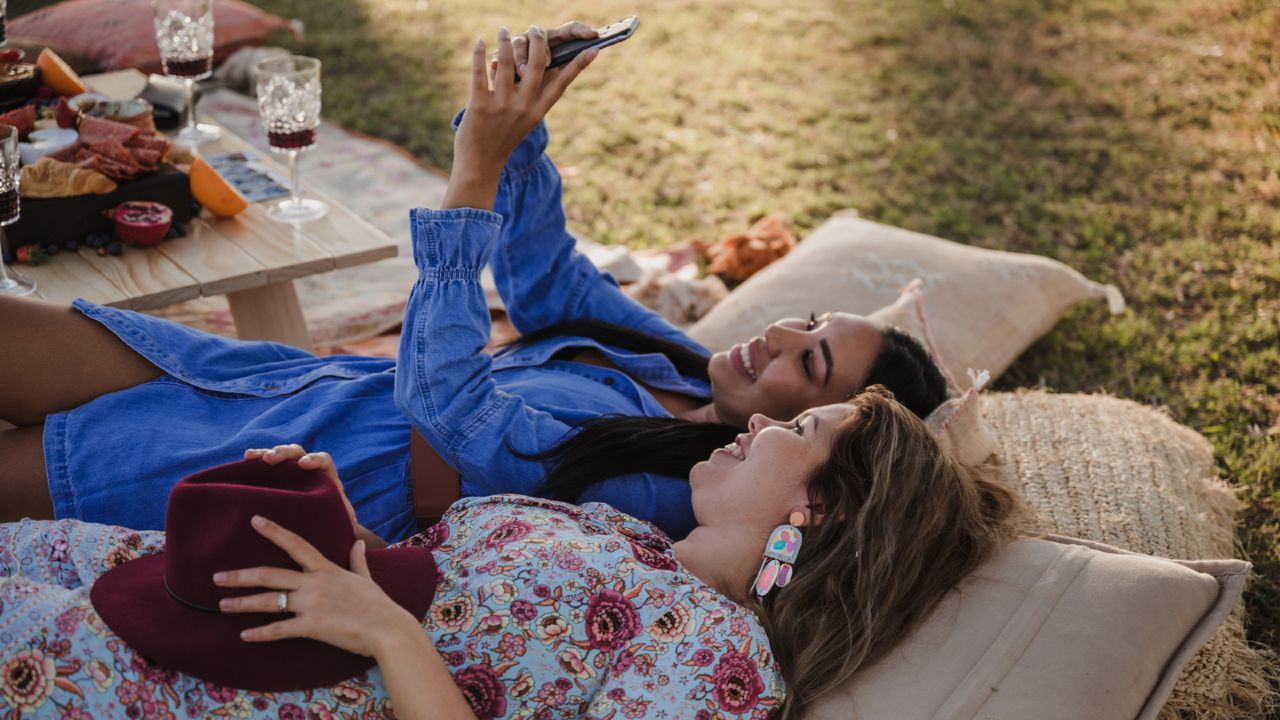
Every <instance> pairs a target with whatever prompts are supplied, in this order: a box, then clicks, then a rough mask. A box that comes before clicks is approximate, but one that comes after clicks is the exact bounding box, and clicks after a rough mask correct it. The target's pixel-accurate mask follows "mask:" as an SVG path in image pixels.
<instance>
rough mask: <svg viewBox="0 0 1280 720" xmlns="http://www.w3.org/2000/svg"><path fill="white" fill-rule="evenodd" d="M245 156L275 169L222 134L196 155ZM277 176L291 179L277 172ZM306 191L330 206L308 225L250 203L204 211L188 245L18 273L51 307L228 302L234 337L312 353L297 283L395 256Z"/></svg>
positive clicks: (93, 256)
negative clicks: (223, 213)
mask: <svg viewBox="0 0 1280 720" xmlns="http://www.w3.org/2000/svg"><path fill="white" fill-rule="evenodd" d="M205 122H208V120H207V119H206V120H205ZM241 150H243V151H248V152H250V153H252V154H254V155H257V156H258V157H259V158H261V159H262V161H263V162H266V163H274V160H273V159H272V158H270V157H264V156H265V155H266V154H265V153H261V152H258V151H257V150H254V149H253V148H252V147H251V146H250V145H249V143H247V142H245V141H244V140H243V139H241V138H239V137H236V136H235V135H233V134H232V133H230V132H228V131H227V130H226V129H225V128H223V131H222V139H220V140H219V141H218V142H216V143H211V144H209V145H205V146H203V147H201V148H200V153H201V154H202V155H214V154H218V153H225V152H236V151H241ZM277 167H280V166H279V165H277ZM280 174H281V176H283V177H288V173H287V171H286V170H284V168H283V167H280ZM304 177H305V176H304ZM303 190H304V192H305V195H306V196H307V197H314V198H318V199H320V200H324V201H325V202H327V203H329V214H328V215H326V216H325V217H324V218H322V219H320V220H317V221H315V222H311V223H307V224H305V225H285V224H282V223H277V222H274V221H272V220H269V219H267V206H268V204H269V203H270V202H278V201H277V200H272V201H269V202H268V203H250V204H249V208H248V209H247V210H245V211H244V212H242V213H240V214H239V215H237V216H236V217H234V218H226V219H221V218H217V217H214V216H213V215H211V214H210V213H209V211H207V210H205V211H202V212H201V214H200V216H199V217H198V218H196V219H194V220H192V222H191V223H190V225H189V226H188V228H187V235H186V237H181V238H175V239H172V240H166V241H164V242H162V243H160V244H159V245H155V246H152V247H149V248H135V247H128V246H126V247H125V251H124V254H123V255H120V256H115V257H113V256H110V255H108V256H106V257H99V256H98V254H97V252H96V251H95V250H92V249H90V248H87V247H82V248H81V249H80V250H79V251H77V252H75V253H71V252H66V251H63V252H61V253H59V254H58V255H57V256H56V257H54V258H52V259H51V260H50V261H49V262H48V263H47V264H44V265H39V266H36V267H31V266H29V265H22V266H19V267H18V268H17V269H18V272H20V273H22V274H24V275H26V276H28V277H30V278H32V279H34V280H35V281H36V283H37V286H36V294H37V295H39V296H40V297H42V298H44V299H46V300H52V301H55V302H64V303H69V302H71V300H73V299H75V298H77V297H81V298H84V299H86V300H91V301H93V302H96V303H101V304H103V305H110V306H112V307H122V308H129V309H132V310H153V309H155V308H160V307H164V306H166V305H172V304H174V303H179V302H183V301H185V300H190V299H192V298H196V297H200V296H206V297H207V296H214V295H226V296H227V300H228V301H229V302H230V305H231V316H232V318H234V319H235V323H236V333H237V335H239V337H241V338H243V339H246V340H275V341H277V342H283V343H288V344H290V345H295V346H297V347H300V348H304V349H306V350H311V349H312V343H311V336H310V334H309V333H308V332H307V323H306V319H305V318H304V317H303V314H302V306H301V305H300V304H299V303H298V294H297V292H296V291H295V289H294V287H293V280H294V279H295V278H300V277H305V276H307V275H315V274H317V273H323V272H328V271H330V270H336V269H338V268H344V267H351V266H353V265H361V264H364V263H369V262H373V261H375V260H381V259H383V258H389V257H394V256H395V255H396V244H395V242H393V241H392V240H391V238H389V237H387V236H386V235H385V234H384V233H383V232H382V231H381V230H378V229H377V228H376V227H374V226H373V225H370V224H369V223H367V222H365V221H364V220H362V219H361V218H360V217H358V216H357V215H356V214H355V213H353V212H352V211H351V210H349V209H347V208H345V207H343V206H342V205H341V204H340V203H338V202H336V201H335V200H334V199H333V198H331V197H329V196H327V195H325V194H324V193H322V192H320V191H318V190H316V189H315V188H314V187H312V186H310V185H308V184H307V182H306V181H305V180H304V181H303Z"/></svg>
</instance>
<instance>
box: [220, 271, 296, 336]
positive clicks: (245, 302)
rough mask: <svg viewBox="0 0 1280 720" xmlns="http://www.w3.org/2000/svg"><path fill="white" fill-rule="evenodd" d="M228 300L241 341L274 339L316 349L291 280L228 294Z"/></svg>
mask: <svg viewBox="0 0 1280 720" xmlns="http://www.w3.org/2000/svg"><path fill="white" fill-rule="evenodd" d="M227 301H228V302H229V303H230V304H231V317H232V318H234V319H235V321H236V335H238V336H239V337H240V339H241V340H273V341H275V342H280V343H285V344H287V345H293V346H294V347H300V348H302V349H303V350H306V351H307V352H312V351H314V350H315V346H314V345H312V343H311V333H310V332H308V331H307V319H306V318H305V317H303V315H302V304H301V303H299V302H298V292H297V290H295V289H294V287H293V281H292V280H283V281H281V282H274V283H268V284H266V285H260V286H258V287H255V288H249V289H247V290H237V291H236V292H230V293H227Z"/></svg>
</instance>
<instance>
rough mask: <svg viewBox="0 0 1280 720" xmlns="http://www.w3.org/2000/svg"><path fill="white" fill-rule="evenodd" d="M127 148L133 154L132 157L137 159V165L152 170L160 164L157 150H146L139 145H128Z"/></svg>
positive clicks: (159, 154)
mask: <svg viewBox="0 0 1280 720" xmlns="http://www.w3.org/2000/svg"><path fill="white" fill-rule="evenodd" d="M127 149H128V151H129V152H130V153H132V154H133V158H134V159H135V160H137V161H138V164H139V165H141V166H143V167H145V168H147V169H149V170H154V169H156V167H157V166H159V165H160V156H161V153H160V151H159V150H148V149H146V148H140V147H130V148H127Z"/></svg>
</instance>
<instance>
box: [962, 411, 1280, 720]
mask: <svg viewBox="0 0 1280 720" xmlns="http://www.w3.org/2000/svg"><path fill="white" fill-rule="evenodd" d="M982 401H983V404H982V411H983V415H984V418H985V420H986V421H987V423H989V425H990V429H991V431H992V433H993V437H994V438H995V440H996V458H997V460H998V461H999V462H1000V464H1001V468H1002V472H1003V473H1004V478H1005V480H1006V482H1008V484H1009V486H1010V487H1012V488H1014V489H1016V490H1018V491H1019V493H1020V494H1021V495H1022V497H1023V498H1024V499H1025V500H1026V501H1027V503H1028V504H1029V505H1030V506H1031V507H1032V508H1033V509H1034V510H1036V511H1038V512H1039V514H1040V515H1041V523H1040V526H1039V527H1040V529H1041V530H1043V531H1044V532H1052V533H1057V534H1060V535H1069V536H1072V537H1078V538H1084V539H1087V540H1092V541H1096V542H1103V543H1107V544H1110V545H1115V546H1117V547H1122V548H1125V549H1127V550H1132V551H1135V552H1141V553H1146V554H1150V555H1156V556H1160V557H1166V558H1189V559H1193V560H1202V559H1212V558H1227V557H1231V555H1232V551H1233V549H1234V541H1235V526H1236V513H1237V511H1238V508H1239V502H1238V501H1237V499H1236V497H1235V495H1234V494H1233V493H1232V491H1231V489H1230V488H1229V487H1228V486H1227V484H1226V483H1224V482H1223V481H1221V480H1220V479H1218V476H1217V466H1216V464H1215V463H1214V459H1213V450H1212V449H1211V448H1210V446H1209V443H1208V442H1207V441H1206V440H1205V439H1204V437H1202V436H1201V435H1200V434H1199V433H1197V432H1195V431H1194V430H1191V429H1190V428H1188V427H1185V426H1183V425H1179V424H1178V423H1176V422H1174V421H1173V420H1171V419H1170V418H1169V417H1168V416H1167V415H1165V414H1163V413H1161V412H1159V411H1157V410H1155V409H1153V408H1149V407H1146V406H1143V405H1139V404H1138V403H1134V402H1131V401H1127V400H1120V399H1117V398H1112V397H1107V396H1103V395H1072V394H1053V393H1045V392H1031V391H1024V392H1019V393H984V394H983V396H982ZM1243 616H1244V605H1243V603H1237V604H1236V606H1235V608H1234V609H1233V611H1232V614H1231V616H1230V617H1229V618H1228V619H1227V620H1226V622H1224V623H1223V624H1222V625H1221V626H1220V627H1219V628H1218V629H1217V631H1216V632H1214V633H1213V635H1212V636H1211V637H1210V639H1209V641H1208V643H1207V644H1206V645H1205V646H1204V648H1203V649H1201V650H1200V652H1198V653H1196V654H1195V656H1194V657H1192V658H1191V660H1190V662H1189V663H1187V665H1186V667H1185V668H1184V669H1183V672H1182V676H1181V679H1180V680H1179V681H1178V683H1177V685H1176V686H1175V687H1174V689H1173V692H1172V694H1171V695H1170V696H1169V701H1168V703H1167V705H1166V707H1165V711H1164V713H1163V715H1162V717H1166V718H1174V717H1179V715H1181V716H1183V717H1196V718H1214V719H1216V720H1226V719H1228V718H1241V719H1243V718H1254V717H1258V716H1260V715H1261V714H1262V713H1263V709H1264V708H1265V706H1266V703H1267V702H1268V701H1269V698H1271V697H1273V696H1274V695H1273V692H1272V690H1271V686H1270V685H1269V680H1268V678H1276V677H1277V666H1276V664H1275V663H1274V661H1273V660H1272V659H1271V658H1269V657H1268V656H1266V655H1264V654H1262V653H1261V652H1259V651H1258V650H1256V649H1254V648H1252V647H1250V646H1249V645H1248V643H1247V642H1246V640H1245V634H1244V626H1243Z"/></svg>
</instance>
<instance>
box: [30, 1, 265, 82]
mask: <svg viewBox="0 0 1280 720" xmlns="http://www.w3.org/2000/svg"><path fill="white" fill-rule="evenodd" d="M151 20H152V11H151V2H150V0H66V2H60V3H57V4H56V5H50V6H49V7H46V8H42V9H40V10H36V11H34V12H30V13H27V14H26V15H23V16H21V17H17V18H13V19H11V20H10V21H9V37H10V39H11V40H12V41H13V42H15V43H18V44H21V45H25V46H31V45H47V46H49V47H52V48H53V49H54V50H55V51H57V52H59V53H60V54H61V53H62V52H63V51H66V52H67V53H69V54H73V55H78V56H81V57H88V58H92V59H93V60H94V61H95V62H96V63H97V66H98V70H100V71H103V72H106V71H109V70H122V69H124V68H137V69H139V70H141V71H143V72H160V51H159V50H158V49H157V48H156V38H155V32H154V30H153V28H152V24H151ZM289 27H290V25H289V21H288V20H285V19H284V18H281V17H277V16H275V15H272V14H270V13H266V12H263V11H262V10H259V9H258V8H256V7H254V6H252V5H250V4H249V3H246V2H241V1H240V0H217V1H216V2H215V3H214V9H213V36H214V53H213V57H214V62H215V63H216V62H221V61H222V60H223V59H225V58H226V57H227V56H228V55H230V54H231V53H233V52H235V51H236V50H239V49H240V48H242V47H244V46H246V45H256V44H260V43H261V42H262V41H263V40H265V39H266V38H267V37H268V36H270V35H271V33H273V32H275V31H276V30H285V29H289Z"/></svg>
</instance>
